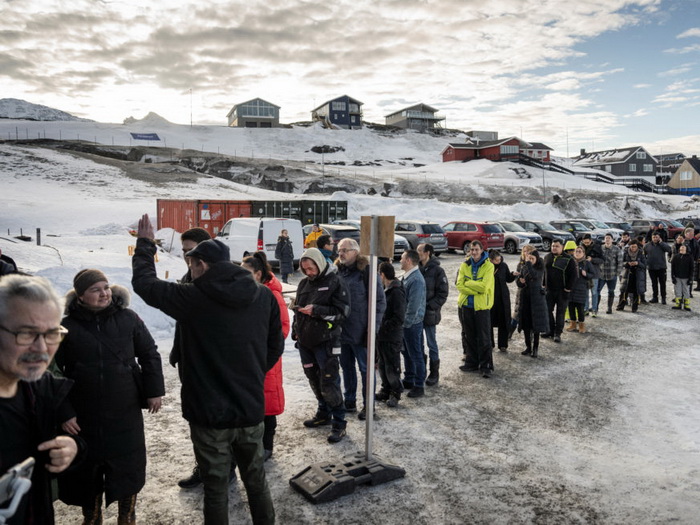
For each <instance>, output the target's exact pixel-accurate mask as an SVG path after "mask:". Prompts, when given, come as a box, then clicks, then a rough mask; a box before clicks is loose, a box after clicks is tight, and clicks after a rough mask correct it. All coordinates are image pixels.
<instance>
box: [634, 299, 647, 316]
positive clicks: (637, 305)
mask: <svg viewBox="0 0 700 525" xmlns="http://www.w3.org/2000/svg"><path fill="white" fill-rule="evenodd" d="M639 303H640V300H639V299H638V298H637V297H634V296H632V313H636V312H637V310H639ZM642 304H646V301H644V303H642Z"/></svg>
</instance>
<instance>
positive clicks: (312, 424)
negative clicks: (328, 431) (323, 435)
mask: <svg viewBox="0 0 700 525" xmlns="http://www.w3.org/2000/svg"><path fill="white" fill-rule="evenodd" d="M330 424H331V415H330V414H327V413H324V412H316V415H315V416H314V417H312V418H311V419H307V420H306V421H304V426H305V427H307V428H316V427H322V426H325V425H330Z"/></svg>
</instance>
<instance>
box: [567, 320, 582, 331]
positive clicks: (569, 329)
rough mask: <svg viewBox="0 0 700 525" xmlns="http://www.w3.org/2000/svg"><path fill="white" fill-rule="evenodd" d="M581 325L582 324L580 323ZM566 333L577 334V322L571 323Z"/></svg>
mask: <svg viewBox="0 0 700 525" xmlns="http://www.w3.org/2000/svg"><path fill="white" fill-rule="evenodd" d="M581 324H583V322H582V323H581ZM566 331H567V332H577V331H578V322H577V321H571V322H570V323H569V327H568V328H567V329H566Z"/></svg>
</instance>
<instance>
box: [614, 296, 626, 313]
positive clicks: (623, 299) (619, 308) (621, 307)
mask: <svg viewBox="0 0 700 525" xmlns="http://www.w3.org/2000/svg"><path fill="white" fill-rule="evenodd" d="M625 306H627V294H623V295H621V296H620V302H619V303H617V308H615V310H617V311H618V312H621V311H622V310H624V309H625Z"/></svg>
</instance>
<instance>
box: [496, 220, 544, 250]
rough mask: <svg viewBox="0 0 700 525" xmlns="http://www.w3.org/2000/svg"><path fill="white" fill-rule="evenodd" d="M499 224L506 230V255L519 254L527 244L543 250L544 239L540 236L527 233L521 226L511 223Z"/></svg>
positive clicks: (501, 222) (502, 222) (503, 222)
mask: <svg viewBox="0 0 700 525" xmlns="http://www.w3.org/2000/svg"><path fill="white" fill-rule="evenodd" d="M497 224H499V225H500V227H501V228H503V229H504V230H505V234H504V235H505V242H504V246H505V251H506V253H510V254H513V253H518V252H519V251H522V249H523V246H525V245H526V244H529V245H532V246H534V247H535V249H536V250H541V249H542V237H540V236H539V235H538V234H536V233H532V232H529V231H526V230H525V228H523V227H522V226H520V225H519V224H515V223H514V222H510V221H500V222H498V223H497Z"/></svg>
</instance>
